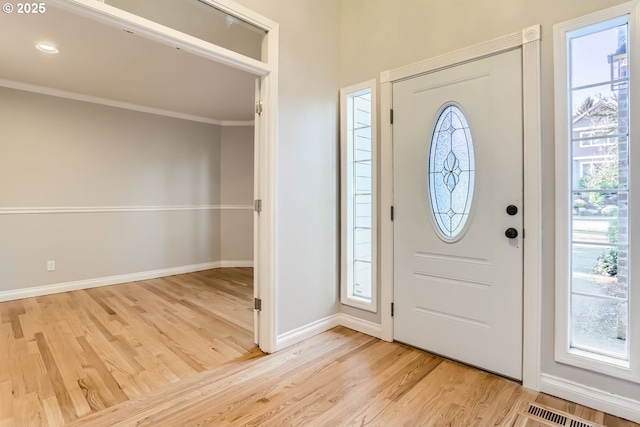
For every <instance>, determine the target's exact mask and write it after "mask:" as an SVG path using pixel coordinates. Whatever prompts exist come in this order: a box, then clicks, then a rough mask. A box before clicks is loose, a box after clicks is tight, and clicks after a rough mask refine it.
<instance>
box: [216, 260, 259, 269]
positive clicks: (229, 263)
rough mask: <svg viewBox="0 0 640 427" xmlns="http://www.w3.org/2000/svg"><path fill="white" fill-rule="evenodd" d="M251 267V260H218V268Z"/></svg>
mask: <svg viewBox="0 0 640 427" xmlns="http://www.w3.org/2000/svg"><path fill="white" fill-rule="evenodd" d="M241 267H253V261H251V260H249V261H246V260H224V261H220V268H241Z"/></svg>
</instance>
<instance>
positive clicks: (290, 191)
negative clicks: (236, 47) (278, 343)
mask: <svg viewBox="0 0 640 427" xmlns="http://www.w3.org/2000/svg"><path fill="white" fill-rule="evenodd" d="M238 3H240V4H242V5H244V6H247V7H249V8H250V9H252V10H254V11H256V12H258V13H260V14H262V15H264V16H266V17H268V18H270V19H272V20H274V21H276V22H277V23H279V24H280V78H279V93H278V96H279V118H278V131H279V137H278V142H277V165H276V168H277V171H276V174H277V177H276V179H277V183H276V185H277V200H276V227H277V230H276V235H277V242H276V245H277V248H276V252H277V254H276V255H277V256H276V281H275V283H276V290H275V292H276V303H277V319H276V321H277V333H278V334H282V333H284V332H287V331H291V330H292V329H295V328H297V327H300V326H303V325H306V324H309V323H311V322H313V321H316V320H319V319H322V318H324V317H326V316H329V315H331V314H334V313H337V312H338V307H339V305H338V260H337V257H338V240H337V235H338V222H337V218H338V191H337V185H338V184H337V182H338V163H337V162H338V142H337V135H338V122H337V118H338V91H339V87H340V86H339V81H338V53H339V49H340V48H339V42H340V27H339V22H340V15H339V13H340V10H339V2H338V1H337V0H238Z"/></svg>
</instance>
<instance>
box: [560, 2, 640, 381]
mask: <svg viewBox="0 0 640 427" xmlns="http://www.w3.org/2000/svg"><path fill="white" fill-rule="evenodd" d="M630 13H633V12H630ZM609 14H610V13H609ZM606 15H607V12H606V11H605V12H604V14H602V15H600V16H599V15H598V14H594V15H592V18H593V19H592V20H591V21H592V22H589V21H590V20H589V19H588V18H583V19H581V20H578V21H574V22H575V23H574V22H568V23H565V24H560V25H558V26H556V29H555V30H556V33H555V42H556V80H557V81H556V114H557V118H556V144H557V145H556V147H557V148H556V157H557V166H556V180H557V187H556V197H557V206H556V208H557V212H558V217H557V252H556V254H557V266H556V271H557V278H556V319H557V324H556V359H557V360H558V361H560V362H563V363H567V364H572V365H575V366H580V367H584V368H588V369H592V370H595V371H598V372H603V373H607V374H610V375H614V376H618V377H621V378H625V379H636V380H637V379H638V378H639V375H638V374H639V371H638V367H637V366H636V365H637V358H638V354H637V350H636V349H637V348H638V346H637V343H636V342H634V337H633V335H632V334H630V331H631V330H632V329H633V324H634V322H635V321H636V320H635V319H636V317H637V316H638V314H637V313H634V312H632V311H630V310H631V307H632V305H631V300H630V298H631V297H634V298H636V297H637V296H635V295H634V293H633V292H632V288H634V286H635V284H634V281H637V280H639V279H640V277H637V276H634V271H632V268H631V266H632V261H631V257H632V254H633V252H632V250H631V249H632V248H633V247H634V246H637V238H635V237H634V233H635V234H637V233H636V231H635V229H634V228H633V225H634V224H631V221H630V218H631V216H630V211H631V210H632V209H631V208H632V204H631V201H632V200H633V196H634V195H635V193H634V192H635V191H636V189H635V187H634V186H633V184H632V183H633V181H634V180H633V179H632V174H631V169H630V166H631V165H632V164H635V161H634V159H633V158H631V157H630V153H631V150H630V149H629V146H630V141H631V140H632V135H633V133H632V132H633V130H634V129H632V127H631V125H630V121H629V110H630V105H631V100H632V92H631V88H632V86H631V73H630V71H631V67H630V64H631V62H630V61H631V59H632V58H633V52H632V51H631V50H630V48H631V47H632V43H629V41H630V22H631V21H630V19H629V14H628V13H627V14H625V13H621V14H620V15H619V16H609V17H605V16H606ZM636 336H637V334H636ZM634 358H635V359H634Z"/></svg>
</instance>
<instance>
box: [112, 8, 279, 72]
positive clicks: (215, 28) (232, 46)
mask: <svg viewBox="0 0 640 427" xmlns="http://www.w3.org/2000/svg"><path fill="white" fill-rule="evenodd" d="M105 3H106V4H108V5H110V6H113V7H117V8H118V9H122V10H124V11H127V12H129V13H133V14H134V15H138V16H140V17H142V18H146V19H148V20H150V21H153V22H157V23H158V24H162V25H165V26H167V27H169V28H173V29H174V30H178V31H180V32H183V33H185V34H188V35H190V36H194V37H197V38H199V39H201V40H204V41H207V42H209V43H213V44H215V45H218V46H220V47H224V48H226V49H229V50H232V51H234V52H238V53H241V54H242V55H245V56H248V57H250V58H253V59H257V60H258V61H261V60H262V41H263V39H264V38H265V36H266V34H267V33H266V31H264V30H262V29H260V28H258V27H255V26H253V25H251V24H249V23H247V22H244V21H241V20H239V19H238V18H236V17H234V16H231V15H228V14H227V13H225V12H223V11H221V10H218V9H216V8H214V7H213V6H211V5H208V4H206V3H204V2H201V1H199V0H105Z"/></svg>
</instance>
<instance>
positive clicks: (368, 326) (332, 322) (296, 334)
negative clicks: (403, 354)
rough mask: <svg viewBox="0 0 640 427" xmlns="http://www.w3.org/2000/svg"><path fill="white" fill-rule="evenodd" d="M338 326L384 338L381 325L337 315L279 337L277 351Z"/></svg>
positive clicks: (340, 314) (341, 314) (342, 314)
mask: <svg viewBox="0 0 640 427" xmlns="http://www.w3.org/2000/svg"><path fill="white" fill-rule="evenodd" d="M336 326H344V327H346V328H349V329H353V330H354V331H358V332H362V333H363V334H367V335H371V336H372V337H376V338H380V337H381V336H382V326H381V325H379V324H377V323H373V322H369V321H367V320H362V319H358V318H357V317H353V316H350V315H348V314H344V313H337V314H334V315H332V316H328V317H325V318H324V319H320V320H316V321H315V322H311V323H309V324H307V325H304V326H301V327H299V328H296V329H294V330H292V331H289V332H285V333H284V334H281V335H278V338H277V339H276V349H275V351H280V350H283V349H285V348H287V347H289V346H292V345H294V344H297V343H299V342H300V341H304V340H306V339H308V338H311V337H313V336H315V335H318V334H320V333H322V332H325V331H328V330H329V329H331V328H335V327H336Z"/></svg>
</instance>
